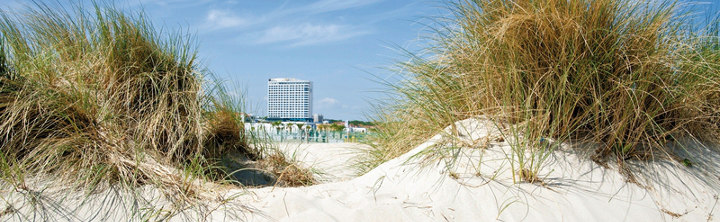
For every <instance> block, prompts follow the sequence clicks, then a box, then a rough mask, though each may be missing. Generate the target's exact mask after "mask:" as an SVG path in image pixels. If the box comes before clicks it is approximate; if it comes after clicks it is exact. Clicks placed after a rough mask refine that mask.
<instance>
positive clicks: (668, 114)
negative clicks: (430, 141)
mask: <svg viewBox="0 0 720 222" xmlns="http://www.w3.org/2000/svg"><path fill="white" fill-rule="evenodd" d="M681 7H682V6H681V5H678V4H676V2H674V1H660V2H657V1H656V2H654V3H653V4H646V3H643V2H642V1H619V0H539V1H530V0H519V1H510V0H474V1H469V0H463V1H458V2H456V3H454V4H452V5H451V6H450V10H451V11H452V12H453V16H451V17H449V18H448V19H447V20H446V21H441V22H439V23H438V24H439V27H438V28H437V29H436V31H437V33H436V34H437V35H435V37H434V38H433V39H432V40H433V44H432V45H431V47H429V48H428V49H427V50H428V51H430V52H431V53H430V55H422V56H411V58H410V60H409V61H408V62H405V63H400V64H399V65H398V66H399V68H400V69H399V70H400V71H401V73H403V74H406V78H405V79H404V80H403V81H400V82H399V83H394V84H391V87H392V92H393V94H395V95H397V97H396V98H398V99H397V104H394V105H391V106H385V107H383V109H385V110H384V111H383V112H382V113H381V114H380V115H379V118H380V119H381V120H384V121H385V122H386V123H385V124H383V125H380V129H379V130H378V132H379V133H378V134H377V135H376V136H375V140H374V141H373V145H374V146H375V147H379V148H376V149H374V150H373V151H376V152H380V153H384V154H389V155H383V154H377V153H373V154H372V155H371V156H372V158H370V159H369V160H367V161H366V162H368V163H373V162H374V163H377V162H380V161H377V160H380V159H388V158H393V157H395V156H397V155H398V154H402V153H404V152H405V151H407V150H409V149H410V148H412V147H414V146H416V145H417V144H418V141H425V140H426V139H427V138H429V137H430V136H432V135H433V134H435V133H437V132H438V130H441V129H443V128H445V127H447V126H451V125H452V124H453V123H454V122H455V121H458V120H462V119H466V118H470V117H475V116H479V115H486V116H488V117H491V118H492V119H494V120H496V122H498V123H499V124H500V126H501V128H505V129H508V131H509V133H508V135H514V136H516V137H520V138H522V140H523V141H524V142H518V143H517V144H511V145H512V146H517V147H513V153H515V154H516V155H519V156H517V157H515V156H514V157H513V158H516V159H515V160H513V163H518V164H519V166H517V167H516V169H515V170H524V169H526V168H530V169H532V171H533V172H532V173H536V172H537V169H539V167H538V166H537V165H539V164H541V162H542V160H543V159H544V158H545V157H546V155H545V154H546V152H547V150H544V149H538V147H543V145H542V144H541V141H542V139H543V138H554V139H555V140H557V141H568V142H574V143H588V144H593V146H591V147H596V148H595V149H593V150H583V151H584V152H586V153H591V156H592V159H593V160H595V161H597V162H600V163H604V162H606V161H608V160H615V161H618V162H620V163H621V165H622V162H623V161H626V160H631V159H633V160H653V159H656V158H671V159H672V158H674V154H673V152H674V151H673V150H671V149H669V148H668V146H667V144H668V143H671V142H673V141H676V140H679V139H683V138H693V139H700V140H708V139H711V138H714V137H715V136H716V135H717V133H718V126H719V125H718V117H719V116H718V114H719V112H718V111H717V110H720V109H718V108H720V107H719V106H718V104H720V103H718V96H720V91H719V90H720V87H719V86H720V85H718V84H719V83H720V75H719V74H720V72H719V71H720V67H719V66H718V64H720V60H719V59H718V55H720V54H719V53H718V52H719V51H718V47H717V38H718V36H717V31H716V29H714V30H715V31H714V32H713V31H712V30H713V29H712V28H711V29H710V31H703V30H702V29H699V28H696V27H695V25H694V24H693V23H691V21H690V20H689V19H687V17H686V15H684V14H678V12H679V9H680V8H681ZM713 24H714V23H713ZM710 27H716V25H715V26H710ZM698 30H700V31H698ZM388 114H390V115H388ZM387 116H391V118H386V117H387ZM397 124H403V125H404V126H403V127H397ZM515 141H517V140H515ZM389 147H391V148H389ZM582 147H588V146H582ZM577 149H585V148H579V147H578V148H577ZM388 150H392V151H388ZM398 150H399V151H398ZM538 150H543V151H538ZM526 151H530V152H529V153H536V154H537V152H540V153H543V154H539V155H531V157H530V158H531V160H530V161H528V162H526V163H523V161H520V160H522V159H527V157H525V156H524V155H525V154H524V153H526ZM536 151H537V152H536ZM373 160H375V161H373ZM533 160H537V161H533ZM527 164H530V165H533V164H535V165H536V166H529V165H527ZM366 165H367V164H366Z"/></svg>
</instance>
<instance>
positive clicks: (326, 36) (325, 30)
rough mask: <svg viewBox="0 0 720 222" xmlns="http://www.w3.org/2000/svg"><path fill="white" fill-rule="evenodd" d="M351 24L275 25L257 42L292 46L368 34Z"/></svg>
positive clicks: (264, 32) (260, 36) (263, 33)
mask: <svg viewBox="0 0 720 222" xmlns="http://www.w3.org/2000/svg"><path fill="white" fill-rule="evenodd" d="M367 33H368V32H367V31H358V29H357V28H353V27H350V26H344V25H337V24H330V25H313V24H309V23H305V24H302V25H298V26H275V27H272V28H270V29H267V30H264V31H263V32H262V33H261V34H260V35H259V37H258V39H257V41H255V43H258V44H270V43H281V42H282V43H288V44H289V45H290V46H302V45H313V44H319V43H327V42H335V41H340V40H345V39H349V38H352V37H355V36H359V35H364V34H367Z"/></svg>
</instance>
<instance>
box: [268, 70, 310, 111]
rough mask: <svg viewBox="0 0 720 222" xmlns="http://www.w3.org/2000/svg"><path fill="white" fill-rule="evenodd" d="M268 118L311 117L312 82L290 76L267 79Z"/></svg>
mask: <svg viewBox="0 0 720 222" xmlns="http://www.w3.org/2000/svg"><path fill="white" fill-rule="evenodd" d="M267 115H268V119H283V120H296V121H297V120H302V121H308V120H311V119H312V82H311V81H307V80H299V79H292V78H273V79H269V80H268V103H267Z"/></svg>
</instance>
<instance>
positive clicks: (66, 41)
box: [0, 3, 297, 209]
mask: <svg viewBox="0 0 720 222" xmlns="http://www.w3.org/2000/svg"><path fill="white" fill-rule="evenodd" d="M88 9H89V10H88ZM0 46H1V47H0V50H1V51H0V180H2V183H1V184H2V185H3V186H4V185H9V186H11V187H12V188H13V190H32V189H35V188H33V185H34V184H28V182H27V180H28V179H29V178H33V177H36V176H49V175H52V180H53V181H59V182H60V183H63V184H64V185H69V186H71V187H75V188H80V189H81V190H85V191H87V192H88V193H92V192H99V191H97V190H101V189H100V188H101V187H108V186H110V187H120V188H121V189H126V190H130V191H132V190H135V189H137V188H139V187H143V186H145V185H151V186H153V187H155V188H157V189H158V190H159V191H161V192H162V193H163V195H164V196H165V198H168V199H169V200H171V202H173V203H174V204H175V203H185V202H187V203H191V202H193V201H195V200H201V199H206V198H215V197H214V196H207V195H208V193H210V192H211V191H213V189H217V186H216V185H219V184H228V183H232V181H228V178H229V177H228V174H229V173H232V172H228V169H226V168H224V167H223V166H222V165H221V164H220V160H221V159H222V158H223V156H225V155H227V154H228V153H233V152H235V153H241V154H242V155H245V156H247V157H248V158H249V159H251V160H258V159H260V158H262V157H264V155H265V154H264V152H266V150H265V149H264V147H267V145H265V144H262V143H263V142H267V141H254V140H253V138H251V137H248V136H246V135H245V130H244V123H243V121H242V116H241V115H242V112H243V108H244V107H243V106H242V105H243V101H238V100H237V99H233V97H231V96H228V90H227V89H226V88H224V87H223V86H222V83H220V82H219V81H207V79H211V78H212V75H211V73H210V72H209V71H207V70H206V69H204V68H203V67H202V66H201V65H200V64H198V62H197V54H196V52H195V46H194V42H193V41H192V37H191V35H188V34H184V33H162V32H158V31H157V29H156V28H155V27H154V26H153V25H152V24H150V23H149V22H148V19H147V18H146V17H145V15H144V14H142V13H135V14H132V13H127V12H123V11H121V10H119V9H116V8H114V7H113V6H111V5H105V4H94V5H93V7H89V8H88V7H83V6H81V5H72V6H62V7H59V6H57V5H45V4H42V3H36V4H35V5H32V6H29V7H27V8H26V9H25V10H23V11H22V12H18V13H9V12H2V11H0ZM276 161H289V160H287V159H282V158H278V160H276ZM279 164H285V165H291V164H290V163H277V164H276V165H279ZM285 165H283V166H285ZM295 170H296V171H297V169H295ZM286 179H287V178H286ZM178 206H179V207H178V209H183V208H184V206H183V205H182V204H178ZM150 207H152V206H150Z"/></svg>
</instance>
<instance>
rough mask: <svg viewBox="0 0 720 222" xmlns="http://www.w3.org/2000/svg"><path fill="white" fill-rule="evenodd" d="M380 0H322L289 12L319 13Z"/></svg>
mask: <svg viewBox="0 0 720 222" xmlns="http://www.w3.org/2000/svg"><path fill="white" fill-rule="evenodd" d="M379 1H381V0H320V1H317V2H314V3H312V4H309V5H307V6H304V7H300V8H295V9H292V10H289V11H288V13H310V14H317V13H323V12H332V11H338V10H344V9H350V8H356V7H361V6H365V5H370V4H374V3H377V2H379Z"/></svg>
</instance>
